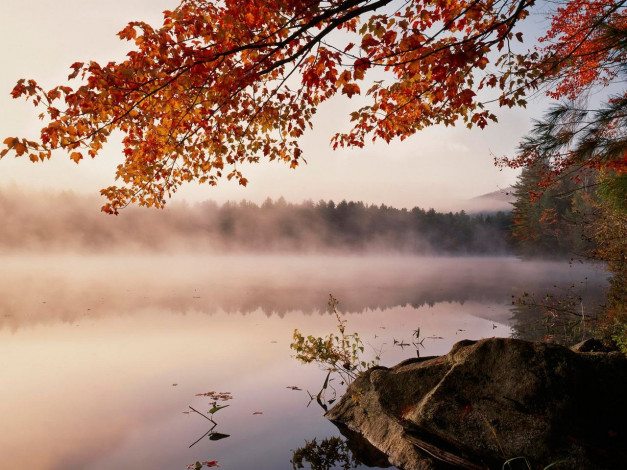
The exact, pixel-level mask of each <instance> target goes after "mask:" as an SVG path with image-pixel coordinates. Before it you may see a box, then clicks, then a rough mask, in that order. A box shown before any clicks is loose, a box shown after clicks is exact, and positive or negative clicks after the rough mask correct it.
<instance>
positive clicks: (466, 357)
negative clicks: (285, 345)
mask: <svg viewBox="0 0 627 470" xmlns="http://www.w3.org/2000/svg"><path fill="white" fill-rule="evenodd" d="M626 397H627V358H626V357H625V356H623V355H622V354H621V353H618V352H609V353H605V352H577V351H573V350H571V349H568V348H565V347H562V346H559V345H554V344H543V343H533V342H527V341H522V340H515V339H506V338H492V339H484V340H481V341H476V342H474V341H462V342H460V343H457V344H456V345H455V346H453V348H452V349H451V351H450V352H449V353H448V354H447V355H445V356H441V357H431V358H421V359H410V360H407V361H404V362H401V363H400V364H398V365H396V366H395V367H392V368H386V367H374V368H372V369H369V370H368V371H367V372H365V373H364V374H362V375H361V376H360V377H358V378H357V379H356V380H355V381H354V382H353V383H352V384H351V385H350V386H349V387H348V390H347V392H346V394H345V395H344V396H343V397H342V399H341V400H340V401H339V402H338V403H337V404H336V405H335V406H334V407H333V408H332V409H331V410H329V412H328V413H327V414H326V416H327V418H329V419H330V420H331V421H333V422H335V423H341V424H342V425H345V426H346V427H348V428H349V429H351V430H352V431H355V432H358V433H360V434H361V435H363V436H364V437H365V438H366V439H367V440H368V441H369V442H370V443H371V444H373V445H374V446H375V447H376V448H378V449H379V450H380V451H382V452H383V453H385V454H386V455H387V456H388V458H389V461H390V462H391V463H392V464H393V465H395V466H397V467H399V468H402V469H437V468H450V465H453V466H455V465H456V466H457V467H458V468H467V469H477V470H478V469H482V468H483V469H485V468H498V469H501V468H502V465H503V462H504V461H505V460H507V459H510V458H514V457H525V458H526V459H528V461H529V462H530V464H531V466H532V468H544V466H546V465H549V464H551V463H554V462H557V461H562V462H561V463H560V464H559V465H555V466H554V467H552V468H555V469H556V470H557V469H564V468H578V469H580V468H581V469H608V470H609V469H618V468H627V453H626V452H627V402H626V400H625V399H626ZM442 462H446V463H447V464H448V465H449V466H443V465H444V464H443V463H442ZM519 462H522V460H520V461H519ZM512 468H515V467H512ZM520 468H523V467H520ZM524 468H527V467H526V466H525V467H524Z"/></svg>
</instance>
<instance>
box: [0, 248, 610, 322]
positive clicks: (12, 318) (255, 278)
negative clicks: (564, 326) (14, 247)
mask: <svg viewBox="0 0 627 470" xmlns="http://www.w3.org/2000/svg"><path fill="white" fill-rule="evenodd" d="M2 263H3V268H2V269H1V270H0V330H1V329H9V330H13V331H15V330H18V329H20V328H23V327H28V326H32V325H36V324H48V323H58V322H63V323H74V322H81V321H89V320H93V319H96V318H100V317H107V316H124V315H134V314H136V313H138V312H142V311H145V310H148V309H154V308H157V309H159V310H167V311H170V312H172V313H175V314H181V315H185V314H186V313H188V312H192V311H193V312H201V313H203V314H206V315H213V314H215V313H217V312H226V313H240V314H249V313H252V312H258V311H261V312H263V313H264V314H265V315H266V316H279V317H283V316H285V315H286V314H289V312H292V311H301V312H305V313H306V314H312V313H313V314H326V310H325V306H326V300H327V298H328V294H329V293H333V295H334V296H336V297H337V298H338V299H340V301H341V302H342V303H341V309H342V311H343V312H346V313H361V312H364V311H367V310H375V309H378V310H382V311H385V310H386V309H390V308H394V307H397V306H411V307H413V308H419V307H422V306H425V305H429V306H433V305H434V304H436V303H441V302H448V303H460V304H463V303H464V302H482V303H499V304H503V302H508V303H509V301H510V300H511V298H512V296H514V297H519V296H521V295H522V294H523V293H524V292H530V293H533V294H535V295H537V296H538V297H539V298H541V297H542V296H543V295H544V294H545V293H546V292H548V291H556V290H560V289H561V290H562V291H564V292H566V291H572V293H574V294H577V295H579V294H581V295H583V296H584V297H586V299H587V302H589V303H595V302H597V303H598V301H599V300H600V295H601V292H602V289H603V288H604V286H605V285H606V281H605V277H606V274H605V272H604V271H603V269H602V267H601V266H598V265H583V264H575V265H572V266H570V267H568V265H567V264H566V263H559V262H537V261H536V262H522V261H520V260H517V259H514V258H488V257H464V258H452V257H451V258H441V257H440V258H430V257H413V256H396V257H394V256H385V257H384V256H380V257H372V256H371V257H358V256H223V257H218V256H171V257H163V256H162V257H159V256H151V257H140V256H135V257H130V256H117V257H79V256H76V257H67V256H63V257H59V256H48V257H33V256H31V257H24V256H14V257H5V258H3V260H2ZM573 286H574V287H573ZM556 288H557V289H556ZM502 312H505V313H499V314H498V315H497V316H498V318H497V317H495V316H492V317H490V315H491V312H489V311H485V312H484V313H483V314H484V315H486V318H490V319H491V320H492V321H498V322H501V323H503V324H505V323H508V321H509V320H510V317H511V315H510V314H509V310H508V309H504V310H502ZM492 313H494V312H492Z"/></svg>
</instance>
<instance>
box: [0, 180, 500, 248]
mask: <svg viewBox="0 0 627 470" xmlns="http://www.w3.org/2000/svg"><path fill="white" fill-rule="evenodd" d="M97 203H98V201H97V200H96V198H91V199H90V198H86V197H84V196H83V197H81V196H78V195H75V194H72V193H59V194H38V195H37V194H24V193H22V192H20V191H10V190H5V191H0V217H1V218H2V220H3V221H4V224H2V226H1V227H0V240H1V241H0V250H1V251H5V252H18V251H22V252H24V251H46V252H54V251H72V252H92V253H93V252H104V253H111V252H116V251H122V252H124V251H127V250H128V249H129V248H132V249H137V250H141V251H144V252H153V253H155V252H165V251H170V252H172V251H174V252H185V251H192V252H197V251H206V252H215V253H224V252H229V253H233V252H246V253H255V252H268V251H270V252H274V253H307V252H318V253H320V252H326V253H367V252H375V253H414V254H424V255H442V254H448V255H453V254H456V255H471V254H472V255H503V254H511V253H512V251H511V244H510V241H511V237H510V235H509V231H510V225H511V220H510V216H509V215H508V214H506V213H503V212H497V213H493V214H475V215H469V214H466V213H465V212H464V211H461V212H455V213H453V212H449V213H440V212H436V211H435V210H433V209H430V210H424V209H421V208H419V207H414V208H413V209H411V210H408V209H396V208H394V207H389V206H386V205H383V204H382V205H367V204H364V203H363V202H353V201H349V202H347V201H341V202H339V203H335V202H334V201H319V202H317V203H314V202H312V201H305V202H303V203H300V204H293V203H288V202H286V201H285V200H284V199H282V198H281V199H279V200H277V201H273V200H270V199H268V200H266V201H265V202H264V203H263V204H261V205H257V204H255V203H252V202H248V201H242V202H227V203H224V204H221V205H220V204H217V203H215V202H212V201H206V202H201V203H196V204H186V203H185V204H184V203H174V204H172V206H171V207H168V208H166V209H165V210H164V211H147V210H145V209H139V208H133V207H129V208H128V209H127V212H125V214H124V215H123V216H121V217H117V218H113V219H112V218H111V217H107V216H105V215H104V214H101V213H99V212H98V211H97V210H94V207H97Z"/></svg>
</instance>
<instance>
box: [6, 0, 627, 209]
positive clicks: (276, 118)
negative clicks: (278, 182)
mask: <svg viewBox="0 0 627 470" xmlns="http://www.w3.org/2000/svg"><path fill="white" fill-rule="evenodd" d="M533 7H534V1H533V0H446V1H444V0H411V1H406V0H403V1H401V0H347V1H338V0H331V1H309V0H307V1H304V0H255V1H252V0H237V1H235V0H225V1H223V2H213V1H207V0H182V1H181V3H180V5H179V6H178V7H177V8H176V9H174V10H172V11H165V12H164V21H163V25H162V26H160V27H158V28H155V27H153V26H151V25H149V24H146V23H143V22H132V23H129V24H128V26H127V27H126V28H124V29H123V30H122V31H121V32H120V33H119V36H120V38H121V39H123V40H126V41H130V42H131V43H133V44H134V47H133V49H132V50H131V51H130V52H129V53H128V55H127V58H126V60H124V61H123V62H120V63H114V62H110V63H107V64H104V65H103V64H98V63H96V62H90V63H80V62H77V63H74V64H72V65H71V67H70V69H71V73H70V75H69V77H68V79H69V83H75V82H76V83H77V84H76V85H74V86H65V85H63V86H57V87H54V88H52V89H50V90H48V91H46V90H45V89H43V88H42V87H41V86H40V85H39V84H38V83H37V82H36V81H34V80H20V81H19V82H18V84H17V86H16V87H15V88H14V90H13V92H12V94H13V96H14V97H15V98H18V97H26V99H30V100H31V101H32V102H33V103H34V104H35V105H36V106H39V107H40V108H41V109H42V113H41V114H40V117H41V118H42V119H44V121H45V122H46V124H45V125H44V127H43V128H42V130H41V135H40V136H39V138H38V139H36V140H29V139H24V138H19V137H9V138H7V139H5V140H4V143H5V145H6V148H5V149H4V150H3V151H2V153H1V154H0V156H4V155H6V154H7V153H8V152H9V151H13V152H15V154H16V155H17V156H22V155H28V156H29V157H30V159H31V160H33V161H43V160H46V159H48V158H50V157H51V155H52V152H53V151H54V150H56V149H63V150H65V151H66V152H68V153H69V156H70V158H71V159H72V160H74V161H75V162H77V163H78V162H79V161H80V160H82V159H83V158H85V157H92V158H94V157H96V156H97V155H98V154H99V153H100V151H101V150H102V148H103V146H104V145H105V143H106V142H107V140H108V139H109V138H110V137H111V136H112V133H114V132H116V131H117V132H121V135H122V139H123V145H124V150H123V152H124V163H123V164H121V165H120V166H119V167H118V169H117V179H118V180H119V182H120V183H119V186H112V187H109V188H106V189H103V190H102V194H103V195H105V196H106V197H107V198H108V200H109V202H108V203H107V204H106V206H105V207H104V210H105V211H107V212H111V213H117V211H118V210H119V209H120V208H121V207H124V206H125V205H127V204H129V203H131V202H138V203H139V204H142V205H148V206H151V205H154V206H158V207H161V206H163V205H164V203H165V199H166V197H167V196H169V195H171V194H172V193H173V192H174V191H176V189H177V188H178V187H179V186H180V185H181V184H182V183H184V182H189V181H198V182H201V183H208V184H211V185H215V184H217V182H218V180H219V179H220V178H221V177H223V176H226V177H227V178H228V179H235V180H236V181H238V182H239V184H241V185H246V183H247V180H246V178H245V176H244V175H243V174H242V172H241V163H243V162H258V161H260V160H261V159H265V160H279V161H284V162H286V163H288V164H289V165H290V166H291V167H295V166H297V165H298V164H299V162H301V161H302V160H303V155H302V151H301V148H300V146H299V138H300V137H301V136H302V135H303V133H304V132H305V131H306V130H307V129H308V128H309V127H311V125H312V118H313V115H314V114H315V112H316V110H317V109H318V107H319V106H320V104H321V103H323V102H324V101H326V100H328V99H329V98H331V97H332V96H334V95H345V96H346V97H348V98H353V97H356V96H359V97H360V99H359V102H358V103H359V104H358V105H357V106H356V109H355V110H354V111H353V112H352V113H350V122H351V124H352V127H351V128H350V129H349V130H348V131H347V132H345V133H338V134H337V135H335V137H334V138H333V142H332V144H333V146H334V147H338V146H353V147H361V146H363V145H365V143H366V142H367V141H368V140H370V139H372V140H376V139H382V140H384V141H390V140H392V139H394V138H399V139H404V138H406V137H408V136H410V135H412V134H414V133H415V132H417V131H418V130H420V129H422V128H424V127H426V126H430V125H434V124H445V125H454V124H458V123H462V124H465V125H467V126H468V127H473V126H478V127H480V128H483V127H484V126H486V125H487V124H488V123H489V122H490V121H494V120H496V116H495V115H494V114H493V112H492V111H491V110H490V108H489V107H488V106H487V103H490V102H492V103H497V104H498V105H500V106H509V107H511V106H524V105H525V104H526V102H525V95H526V94H528V93H529V92H530V91H534V90H536V89H538V88H539V87H545V88H546V91H547V92H548V94H549V95H550V96H552V97H553V98H556V99H572V98H575V97H579V96H581V95H582V93H584V92H585V91H586V90H589V89H590V88H591V87H594V86H597V85H602V86H603V85H608V84H609V83H611V81H612V80H613V79H614V78H615V77H617V75H618V74H619V73H620V72H621V70H622V68H623V67H624V64H625V59H626V57H625V54H626V52H627V48H625V27H626V26H627V25H626V24H625V15H624V1H616V0H570V1H566V2H564V3H563V4H561V6H559V7H558V8H557V9H556V10H555V11H554V12H553V18H552V23H551V27H550V29H549V31H548V32H547V33H546V35H545V36H544V38H543V39H542V40H541V41H542V42H541V45H540V47H538V48H535V49H534V50H531V51H525V52H516V44H517V43H518V42H522V40H523V38H522V33H521V32H520V31H519V30H517V27H518V25H519V23H520V22H521V20H523V19H524V18H525V17H526V16H527V15H528V13H529V10H530V9H531V8H533ZM616 100H618V101H616ZM616 100H615V101H614V104H615V108H616V109H617V110H615V111H616V112H615V113H614V114H612V115H610V116H601V117H599V116H596V117H595V118H596V119H597V121H599V119H600V120H601V121H602V123H603V125H602V126H597V127H596V128H595V129H593V131H594V132H588V135H587V136H585V135H584V137H583V138H580V137H581V133H580V132H579V131H577V132H574V133H571V134H570V135H567V136H566V137H569V138H570V140H569V139H568V138H566V139H564V138H562V141H561V142H562V144H563V145H562V146H561V147H559V145H558V147H553V148H551V149H549V150H554V152H553V154H552V156H551V158H552V164H553V167H552V170H553V171H555V172H558V173H559V172H560V171H562V170H563V169H564V168H566V167H570V166H572V163H573V162H574V161H576V160H577V159H579V160H581V163H582V164H584V165H589V166H596V167H597V168H599V167H606V166H607V167H610V168H612V169H616V170H618V171H621V172H622V171H624V169H625V166H626V165H625V154H624V152H622V151H620V152H618V154H617V153H616V152H614V153H612V155H611V156H610V157H609V158H608V153H607V152H605V153H604V154H603V156H600V155H601V153H603V152H602V150H603V149H601V151H599V152H596V153H595V152H593V155H588V156H586V157H585V158H583V159H581V158H579V157H580V156H581V153H580V152H579V153H578V155H579V156H576V155H575V154H576V153H577V152H574V151H573V150H572V147H573V139H574V140H575V141H576V142H575V143H578V142H580V141H582V140H584V141H585V140H586V139H588V140H589V139H592V138H595V139H597V140H599V139H605V140H608V139H610V140H611V139H614V138H615V137H616V135H620V133H621V132H622V130H621V129H622V128H621V125H622V124H623V123H622V122H619V121H620V120H621V119H624V118H622V117H621V116H622V113H621V112H620V109H622V106H623V104H624V102H625V101H626V100H627V97H625V96H621V97H617V98H616ZM621 100H622V101H621ZM577 119H579V121H577ZM573 120H574V121H575V122H580V121H581V120H582V118H581V115H576V116H573V115H572V113H571V114H567V115H561V116H559V117H558V119H557V121H556V122H557V124H558V127H557V128H556V127H555V126H554V127H553V128H552V129H550V130H549V131H547V132H546V134H547V135H551V133H553V135H556V134H560V132H561V130H562V129H563V128H564V127H565V126H564V122H566V124H568V123H572V122H573ZM588 131H590V129H588ZM562 134H563V133H562ZM566 147H568V148H566ZM545 157H546V148H539V147H537V146H535V147H534V146H532V145H527V147H525V148H524V149H523V152H521V154H520V155H519V156H518V157H517V158H514V159H512V160H508V161H505V162H504V163H505V164H507V165H510V166H533V165H535V162H537V161H538V159H539V158H545Z"/></svg>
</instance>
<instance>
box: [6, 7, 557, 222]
mask: <svg viewBox="0 0 627 470" xmlns="http://www.w3.org/2000/svg"><path fill="white" fill-rule="evenodd" d="M176 5H177V0H107V1H102V0H98V1H96V0H57V1H54V2H51V1H50V0H22V1H20V2H9V1H4V2H1V4H0V17H1V18H3V20H4V21H3V27H2V28H1V29H0V44H2V49H1V50H0V53H1V57H0V63H1V64H2V68H1V72H0V110H1V111H0V137H1V139H0V141H2V140H4V138H5V137H9V136H11V137H13V136H20V137H27V138H30V139H31V140H36V139H34V138H36V137H37V136H38V130H39V128H40V126H39V125H40V121H39V120H38V119H37V115H38V114H39V112H40V111H39V110H38V109H36V108H33V106H32V105H31V104H30V103H27V102H25V101H24V100H21V99H20V100H13V99H12V98H11V96H10V94H9V93H10V92H11V90H12V88H13V86H14V85H15V82H16V81H17V80H18V79H19V78H34V79H35V80H37V82H38V83H39V84H40V85H42V86H43V87H44V88H45V89H49V88H52V87H53V86H56V85H58V84H60V83H61V82H62V81H64V80H65V78H66V77H67V75H68V74H69V72H70V70H69V66H70V65H71V64H72V63H73V62H76V61H87V60H97V61H99V62H101V63H102V62H107V61H109V60H119V59H121V58H123V56H124V54H125V53H126V52H127V51H128V50H129V49H128V48H129V47H130V43H127V42H122V41H120V40H119V39H118V37H117V36H116V33H117V32H118V31H119V30H121V29H122V28H123V27H124V26H125V25H126V23H128V22H129V21H131V20H143V21H147V22H149V23H151V24H153V25H156V24H161V19H162V14H161V12H162V11H163V10H165V9H172V8H174V7H175V6H176ZM351 104H352V106H351ZM544 107H545V103H533V102H532V103H531V106H530V108H529V109H528V110H524V109H517V110H499V111H498V112H497V115H498V118H499V123H498V124H491V125H489V126H488V128H487V129H485V130H483V131H482V130H480V129H473V130H471V131H469V130H467V129H465V128H463V127H458V128H444V127H434V128H431V129H427V130H425V131H422V132H420V133H419V134H417V135H415V136H414V137H412V138H409V139H407V140H405V141H404V142H394V143H392V144H390V145H387V144H385V143H378V144H376V145H370V146H367V147H366V148H364V149H361V150H342V151H333V150H331V147H330V144H329V142H330V138H331V136H332V135H333V134H334V132H336V131H337V130H338V129H345V128H346V126H347V123H348V114H349V113H350V111H352V110H354V109H355V108H356V103H351V101H350V100H347V99H345V98H340V99H337V100H332V101H331V102H329V103H327V104H326V105H325V106H324V107H323V108H322V109H321V110H320V111H319V113H318V115H317V119H316V121H315V122H314V126H315V127H314V130H313V131H310V132H309V133H308V134H306V135H305V136H304V138H303V150H304V153H305V158H306V160H307V162H308V164H307V165H301V166H300V167H299V168H297V169H296V170H290V169H289V168H288V167H287V166H286V165H284V164H282V163H274V162H272V163H270V162H264V163H260V164H257V165H253V166H250V167H248V168H246V167H245V176H246V177H247V178H248V180H249V184H248V186H247V187H246V188H243V187H240V186H237V185H236V184H234V183H231V182H228V181H226V179H224V181H222V182H221V184H219V185H218V186H217V187H210V186H208V185H203V186H199V185H197V184H195V183H192V184H190V185H188V186H187V187H184V188H183V189H182V190H181V191H179V193H177V194H176V195H175V200H176V199H178V200H181V199H183V198H184V199H186V200H188V201H197V200H204V199H213V200H216V201H218V202H224V201H227V200H241V199H248V200H251V201H254V202H262V201H263V200H265V199H266V198H267V197H271V198H273V199H276V198H278V197H280V196H284V197H285V199H287V200H288V201H293V202H301V201H303V200H305V199H312V200H314V201H317V200H320V199H325V200H328V199H333V200H335V201H341V200H342V199H347V200H362V201H364V202H366V203H370V204H381V203H383V204H387V205H392V206H396V207H414V206H420V207H424V208H430V207H433V208H435V209H438V210H457V209H461V208H463V201H465V200H467V199H470V198H472V197H475V196H478V195H481V194H484V193H488V192H492V191H496V190H498V189H502V188H506V187H508V186H509V185H511V184H513V183H514V182H515V179H516V175H517V172H515V171H512V170H506V171H499V170H498V169H497V168H495V166H494V161H493V157H492V155H491V154H496V155H503V154H508V155H513V153H514V150H515V148H516V145H517V142H518V141H519V139H520V137H521V136H523V135H524V134H525V132H527V131H528V130H529V129H530V127H531V118H532V117H539V116H540V113H541V109H542V108H544ZM120 155H121V146H120V145H119V144H117V143H115V142H111V143H110V144H109V145H108V146H107V147H105V150H104V151H103V152H102V154H101V155H100V156H99V157H98V158H97V159H96V160H93V161H83V162H81V163H80V164H79V165H76V164H75V163H73V162H71V161H70V160H69V157H68V156H67V155H66V154H65V153H63V152H59V153H58V154H56V156H54V157H53V159H52V160H51V161H49V162H46V163H38V164H33V163H31V162H30V161H28V159H27V158H23V157H22V158H20V159H15V158H14V157H13V156H11V155H8V156H7V157H5V158H3V159H2V160H0V190H1V189H2V188H3V187H7V186H12V185H15V186H17V187H19V188H25V189H30V188H37V189H53V190H72V191H74V192H77V193H91V194H97V193H98V191H99V190H100V189H101V188H102V187H105V186H109V185H111V184H113V176H114V169H115V167H116V165H117V164H118V163H119V162H120V161H121V156H120ZM103 202H104V201H103Z"/></svg>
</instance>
